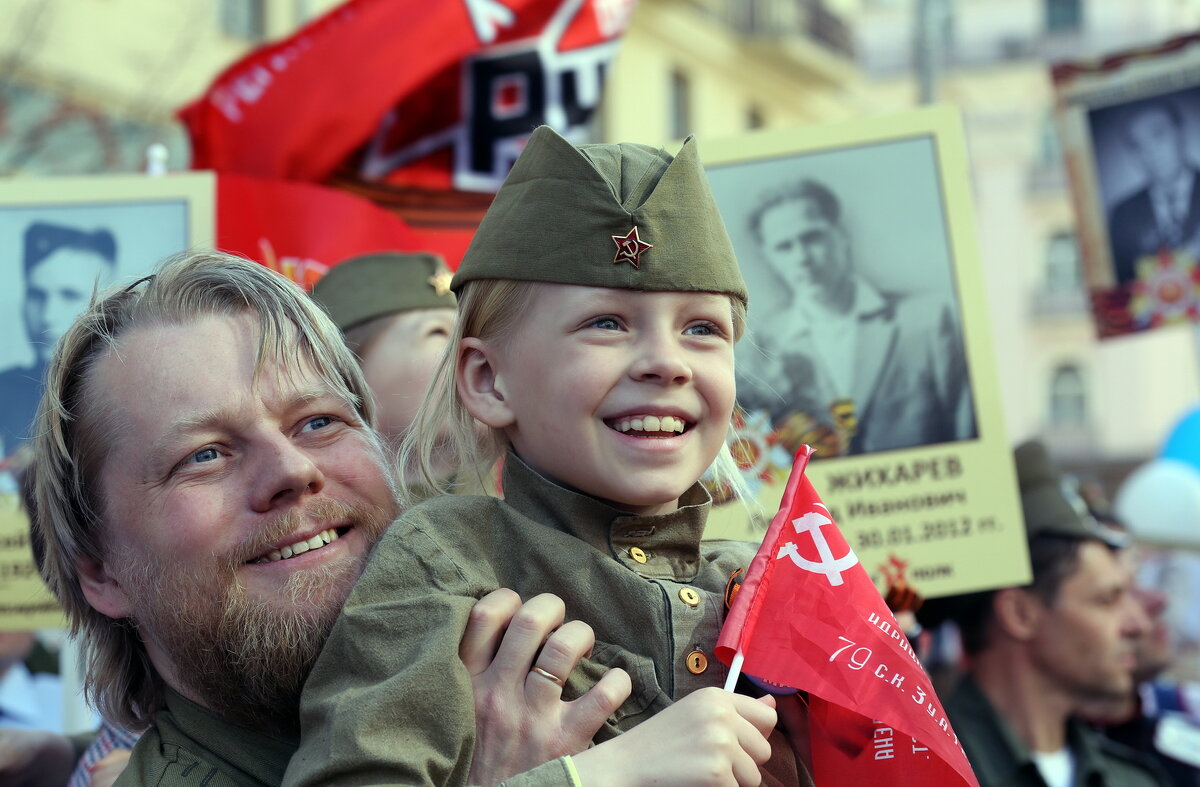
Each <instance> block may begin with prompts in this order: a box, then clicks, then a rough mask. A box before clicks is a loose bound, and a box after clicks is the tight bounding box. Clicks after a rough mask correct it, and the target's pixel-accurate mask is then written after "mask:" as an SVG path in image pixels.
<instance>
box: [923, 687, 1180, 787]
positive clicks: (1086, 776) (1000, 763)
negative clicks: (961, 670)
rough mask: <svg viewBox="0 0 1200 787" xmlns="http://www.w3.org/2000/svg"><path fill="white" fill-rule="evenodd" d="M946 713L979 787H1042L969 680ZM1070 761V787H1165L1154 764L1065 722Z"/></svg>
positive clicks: (1020, 747)
mask: <svg viewBox="0 0 1200 787" xmlns="http://www.w3.org/2000/svg"><path fill="white" fill-rule="evenodd" d="M945 707H946V713H947V715H949V717H950V722H951V723H952V724H953V725H954V731H955V732H956V733H957V734H958V739H959V741H961V742H962V746H963V749H964V750H965V751H966V753H967V759H968V760H969V761H970V763H971V767H972V768H974V769H975V776H976V778H978V779H979V787H1046V782H1045V780H1044V779H1042V775H1041V772H1040V771H1039V770H1038V767H1037V764H1036V763H1034V761H1033V756H1032V755H1031V754H1030V753H1029V749H1028V748H1027V747H1026V746H1025V745H1024V744H1023V743H1022V742H1021V740H1020V739H1019V738H1018V737H1017V734H1016V733H1015V732H1014V731H1013V730H1012V728H1011V727H1009V725H1008V724H1007V723H1006V722H1005V721H1004V719H1002V718H1001V717H1000V715H999V714H998V713H997V712H996V709H995V708H994V707H992V703H991V702H990V701H989V700H988V698H987V696H986V695H985V694H984V693H983V691H982V690H981V689H980V688H979V685H978V684H977V683H975V681H974V680H972V679H971V677H970V676H969V675H968V676H966V677H964V678H963V679H962V680H961V681H960V682H959V684H958V686H957V687H956V688H955V689H954V691H953V692H952V693H951V694H950V696H949V697H948V698H947V699H946V703H945ZM1067 745H1068V746H1069V747H1070V749H1071V754H1072V756H1073V757H1074V760H1075V774H1074V778H1073V781H1072V784H1073V785H1075V787H1167V785H1169V784H1170V781H1169V780H1168V778H1167V776H1166V774H1165V773H1163V772H1162V770H1161V769H1160V768H1159V766H1158V763H1156V762H1154V761H1153V760H1152V759H1150V758H1149V757H1147V756H1145V755H1143V754H1140V753H1138V752H1135V751H1133V750H1132V749H1129V748H1126V747H1125V746H1122V745H1121V744H1119V743H1116V742H1114V741H1110V740H1109V739H1107V738H1105V737H1104V736H1102V735H1100V734H1099V733H1098V732H1096V731H1094V730H1091V729H1088V728H1087V727H1086V726H1085V725H1084V724H1083V723H1082V722H1080V721H1078V720H1075V719H1072V720H1070V721H1069V722H1067Z"/></svg>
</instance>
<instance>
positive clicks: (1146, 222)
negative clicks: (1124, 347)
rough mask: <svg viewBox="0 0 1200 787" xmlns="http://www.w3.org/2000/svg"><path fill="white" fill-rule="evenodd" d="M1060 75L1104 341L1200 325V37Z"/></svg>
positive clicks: (1060, 101) (1083, 238)
mask: <svg viewBox="0 0 1200 787" xmlns="http://www.w3.org/2000/svg"><path fill="white" fill-rule="evenodd" d="M1051 74H1052V77H1053V81H1054V88H1055V119H1056V121H1057V125H1058V130H1059V134H1060V136H1061V138H1062V147H1063V156H1064V158H1065V163H1066V167H1067V174H1068V178H1069V181H1070V185H1071V196H1072V201H1073V202H1074V205H1075V211H1076V216H1077V220H1078V225H1079V243H1080V250H1081V256H1082V263H1083V273H1084V280H1085V282H1086V284H1087V287H1088V291H1089V295H1090V299H1091V303H1092V310H1093V314H1094V317H1095V322H1096V326H1097V332H1098V334H1099V335H1100V337H1101V338H1107V337H1112V336H1119V335H1121V334H1126V333H1130V332H1133V331H1141V330H1147V329H1150V328H1156V327H1158V326H1161V325H1166V324H1170V323H1176V322H1185V321H1188V320H1196V319H1198V318H1200V267H1198V265H1200V263H1198V260H1200V36H1197V35H1190V36H1185V37H1181V38H1176V39H1173V40H1171V41H1169V42H1167V43H1165V44H1163V45H1161V46H1156V47H1149V48H1145V49H1139V50H1135V51H1128V52H1119V53H1114V54H1112V55H1109V56H1107V57H1105V58H1103V59H1097V60H1089V61H1077V62H1068V63H1059V64H1057V65H1055V66H1054V67H1053V69H1052V71H1051Z"/></svg>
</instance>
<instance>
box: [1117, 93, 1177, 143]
mask: <svg viewBox="0 0 1200 787" xmlns="http://www.w3.org/2000/svg"><path fill="white" fill-rule="evenodd" d="M1152 112H1161V113H1162V114H1164V115H1166V116H1167V120H1169V121H1171V125H1173V126H1175V128H1176V129H1177V130H1179V131H1181V132H1182V131H1183V130H1184V128H1185V127H1186V123H1187V121H1185V120H1184V117H1183V110H1181V109H1180V108H1179V105H1178V104H1176V103H1175V102H1174V101H1171V100H1169V99H1161V100H1158V101H1147V102H1144V103H1143V102H1139V103H1138V104H1137V105H1136V106H1133V107H1130V108H1129V111H1128V112H1127V113H1126V114H1125V118H1124V122H1123V123H1122V124H1121V137H1122V139H1124V140H1125V142H1126V144H1128V145H1133V144H1134V140H1133V122H1134V121H1135V120H1137V119H1138V118H1140V117H1141V116H1142V115H1149V114H1150V113H1152Z"/></svg>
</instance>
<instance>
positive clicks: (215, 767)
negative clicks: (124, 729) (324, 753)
mask: <svg viewBox="0 0 1200 787" xmlns="http://www.w3.org/2000/svg"><path fill="white" fill-rule="evenodd" d="M296 743H297V741H296V739H295V738H291V737H283V736H275V735H268V734H266V733H263V732H259V731H258V730H252V729H250V728H248V727H241V726H238V725H236V724H231V723H229V722H227V721H225V720H224V719H222V718H221V717H220V716H218V715H216V714H215V713H213V712H212V711H210V710H208V709H207V708H202V707H200V706H199V705H197V704H196V703H194V702H192V701H191V700H188V699H186V698H184V697H182V696H180V695H179V694H176V693H175V692H173V691H171V690H170V689H168V690H167V705H166V708H164V709H163V710H161V711H159V712H158V714H157V715H156V716H155V719H154V726H152V727H150V729H148V730H146V732H145V733H144V734H143V735H142V737H141V738H140V739H139V740H138V742H137V745H136V746H134V748H133V753H132V754H131V755H130V757H129V765H128V767H126V769H125V771H124V773H122V774H121V777H120V778H119V779H118V780H117V784H118V785H122V787H125V786H127V785H155V786H156V787H159V786H161V787H230V786H231V785H237V786H238V787H265V786H266V785H277V784H279V783H280V782H281V781H283V772H284V769H285V768H287V763H288V758H289V757H291V756H292V752H293V751H295V750H296Z"/></svg>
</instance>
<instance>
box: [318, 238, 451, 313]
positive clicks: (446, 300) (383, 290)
mask: <svg viewBox="0 0 1200 787" xmlns="http://www.w3.org/2000/svg"><path fill="white" fill-rule="evenodd" d="M312 297H313V299H314V300H315V301H317V303H319V304H321V306H323V307H324V308H325V311H326V312H328V313H329V316H330V317H332V318H333V321H334V322H335V323H337V327H338V328H340V329H341V330H342V331H343V332H344V331H348V330H350V329H351V328H353V327H355V326H356V325H361V324H363V323H364V322H367V321H368V320H373V319H375V318H376V317H386V316H387V315H389V314H399V313H400V312H406V311H412V310H413V309H435V308H438V307H449V308H451V309H453V308H454V302H455V299H454V294H453V293H452V292H450V271H449V269H448V268H447V267H446V263H445V262H444V261H443V260H442V258H441V257H439V256H438V255H436V254H426V253H404V252H398V251H395V252H393V251H386V252H378V253H375V254H363V255H360V256H358V257H351V258H350V259H348V260H346V261H345V262H341V263H338V264H337V265H335V266H333V267H332V268H330V269H329V273H326V274H325V275H324V276H322V277H321V278H320V279H319V280H318V281H317V283H316V284H315V285H313V289H312Z"/></svg>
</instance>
